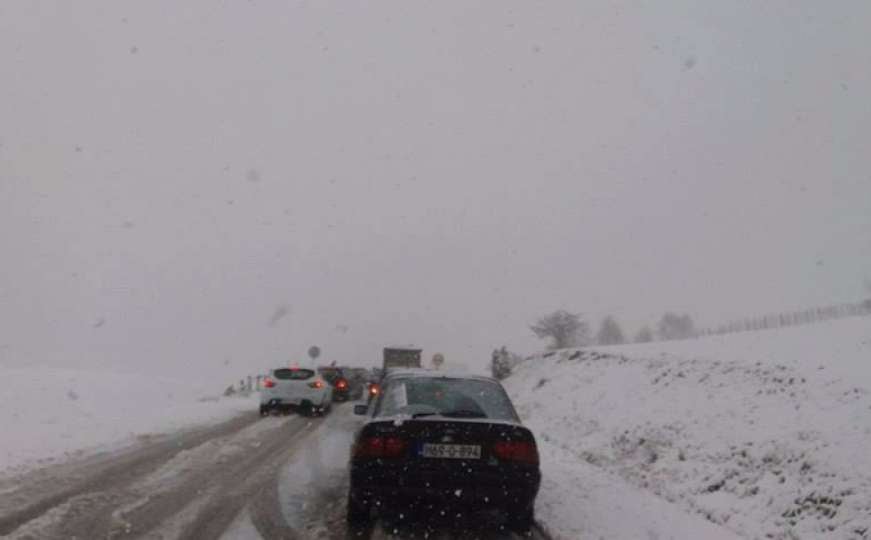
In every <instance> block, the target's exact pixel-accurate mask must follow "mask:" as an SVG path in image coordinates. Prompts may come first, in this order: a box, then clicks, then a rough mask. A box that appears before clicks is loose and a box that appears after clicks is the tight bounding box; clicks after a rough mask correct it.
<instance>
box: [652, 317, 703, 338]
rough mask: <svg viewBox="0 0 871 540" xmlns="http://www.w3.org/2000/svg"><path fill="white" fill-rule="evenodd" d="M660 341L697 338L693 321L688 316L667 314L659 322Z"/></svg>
mask: <svg viewBox="0 0 871 540" xmlns="http://www.w3.org/2000/svg"><path fill="white" fill-rule="evenodd" d="M658 331H659V338H660V339H689V338H691V337H695V335H696V329H695V325H694V324H693V319H692V317H690V316H689V315H687V314H683V315H678V314H676V313H666V314H665V315H663V316H662V318H661V319H660V320H659V327H658Z"/></svg>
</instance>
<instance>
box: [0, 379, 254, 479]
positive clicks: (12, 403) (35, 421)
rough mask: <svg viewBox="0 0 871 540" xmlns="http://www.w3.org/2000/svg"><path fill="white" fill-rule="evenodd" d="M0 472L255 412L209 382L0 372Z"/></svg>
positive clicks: (248, 401) (250, 400)
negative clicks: (222, 395)
mask: <svg viewBox="0 0 871 540" xmlns="http://www.w3.org/2000/svg"><path fill="white" fill-rule="evenodd" d="M0 379H2V380H3V391H2V392H0V425H2V426H3V436H2V441H3V442H2V444H0V473H2V474H9V473H13V472H18V471H20V470H22V469H24V468H30V467H33V466H38V465H46V464H48V463H51V462H53V461H56V460H63V459H66V458H69V457H75V456H80V455H82V454H84V453H85V452H89V451H94V450H104V449H109V448H117V447H120V446H123V445H126V444H131V443H133V442H136V441H137V440H142V439H144V438H147V437H148V436H149V435H153V434H156V433H164V432H169V431H174V430H177V429H180V428H185V427H191V426H193V425H196V424H201V423H207V422H214V421H218V420H223V419H226V418H229V417H231V416H233V415H235V414H238V413H240V412H242V411H253V410H256V408H257V404H256V403H255V401H254V400H255V399H256V398H221V399H218V398H217V397H216V396H217V395H218V394H219V393H220V389H221V387H220V385H218V384H216V383H214V384H213V382H212V381H205V380H202V381H197V380H189V379H185V380H181V379H173V378H161V377H148V376H142V375H132V374H121V373H112V372H103V371H83V370H72V369H57V368H0Z"/></svg>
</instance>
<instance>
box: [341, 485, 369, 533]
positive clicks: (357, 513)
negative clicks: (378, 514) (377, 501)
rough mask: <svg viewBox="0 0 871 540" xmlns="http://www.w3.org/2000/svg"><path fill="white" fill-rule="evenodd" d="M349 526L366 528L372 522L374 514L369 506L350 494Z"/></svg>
mask: <svg viewBox="0 0 871 540" xmlns="http://www.w3.org/2000/svg"><path fill="white" fill-rule="evenodd" d="M347 519H348V524H350V525H351V526H354V527H365V526H367V525H369V524H370V523H371V522H372V512H371V509H370V508H369V505H368V504H366V503H365V502H363V501H361V500H360V499H359V498H358V497H354V496H353V495H351V493H348V516H347Z"/></svg>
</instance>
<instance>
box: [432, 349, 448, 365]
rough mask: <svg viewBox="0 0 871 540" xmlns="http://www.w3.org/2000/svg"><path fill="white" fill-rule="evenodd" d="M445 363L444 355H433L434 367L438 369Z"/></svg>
mask: <svg viewBox="0 0 871 540" xmlns="http://www.w3.org/2000/svg"><path fill="white" fill-rule="evenodd" d="M444 363H445V355H443V354H442V353H435V354H434V355H432V365H433V367H434V368H436V369H438V368H440V367H441V366H442V364H444Z"/></svg>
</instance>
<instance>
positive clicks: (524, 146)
mask: <svg viewBox="0 0 871 540" xmlns="http://www.w3.org/2000/svg"><path fill="white" fill-rule="evenodd" d="M869 28H871V3H869V2H867V1H865V0H855V1H838V2H825V3H823V2H819V1H818V0H802V1H795V0H776V1H773V0H769V1H766V2H758V1H734V2H713V1H712V2H697V1H696V0H685V1H659V2H641V1H635V2H622V1H621V2H612V1H588V2H577V1H564V2H563V1H559V2H558V1H550V0H549V1H542V2H529V1H511V2H508V1H502V0H500V1H492V2H427V3H423V2H407V1H396V2H346V1H341V2H340V1H335V2H314V1H312V2H271V1H258V0H255V1H248V2H242V1H239V2H236V1H227V2H221V3H219V2H216V1H214V0H189V1H186V2H176V1H175V0H165V1H149V2H117V1H108V0H107V1H105V2H96V1H85V0H83V1H77V2H60V1H59V2H43V1H33V0H5V1H3V2H2V3H0V66H2V75H0V79H2V81H0V257H2V262H0V362H2V363H4V364H6V365H23V364H51V365H75V366H82V367H86V366H91V367H105V366H111V367H113V368H114V369H135V370H139V369H141V370H145V371H149V372H170V371H173V370H175V371H177V372H183V373H186V374H189V373H196V372H200V371H202V370H205V369H208V370H210V373H221V374H224V373H226V374H227V376H234V375H233V374H241V373H243V372H256V371H257V370H259V369H263V368H266V367H270V366H274V365H281V364H284V363H286V362H288V361H291V360H293V359H299V358H302V357H303V356H304V354H305V351H306V349H307V348H308V346H309V345H312V344H318V345H320V346H321V347H322V348H323V350H324V354H325V357H326V358H327V359H329V360H332V359H335V360H338V361H339V362H340V363H344V362H349V363H356V364H374V363H376V362H378V361H379V354H380V348H381V347H382V346H384V345H386V344H391V343H415V344H418V345H420V346H422V347H424V348H425V349H426V354H427V356H429V355H431V354H432V353H434V352H437V351H439V352H443V353H445V354H446V356H447V358H448V362H450V363H455V364H458V363H465V364H468V365H471V366H476V367H477V366H481V365H483V364H484V362H485V361H486V360H487V358H488V356H489V352H490V351H491V350H492V349H493V347H495V346H497V345H502V344H507V345H508V346H509V347H511V348H513V349H516V350H518V351H520V352H530V351H532V350H534V349H536V348H538V347H539V346H540V345H539V343H538V342H537V341H536V340H535V339H534V338H533V337H532V335H531V334H530V332H529V330H528V324H529V323H530V322H531V321H532V320H533V319H534V318H535V317H536V316H538V315H540V314H542V313H545V312H548V311H551V310H553V309H557V308H565V309H569V310H573V311H578V312H582V313H584V314H586V316H587V317H588V318H590V319H591V320H592V321H593V322H597V321H598V319H599V318H601V317H602V316H603V315H605V314H614V315H615V316H616V317H617V318H618V320H619V321H621V322H622V323H623V325H624V327H625V328H626V330H627V331H628V332H630V333H634V332H635V331H636V330H637V329H638V327H639V326H640V325H642V324H644V323H651V324H654V323H655V322H656V320H657V319H658V317H659V316H660V315H661V314H662V312H663V311H666V310H674V311H680V312H688V313H690V314H691V315H693V316H694V317H695V318H696V320H697V322H698V323H699V324H700V325H715V324H717V323H721V322H725V321H727V320H730V319H733V318H738V317H743V316H745V315H753V314H758V313H765V312H772V311H779V310H786V309H795V308H802V307H806V306H813V305H819V304H829V303H835V302H842V301H853V300H856V299H858V298H861V297H862V296H863V295H865V294H866V293H865V291H864V289H863V279H864V278H866V277H869V276H871V152H869V150H871V99H869V96H871V37H869V36H871V34H869V32H868V29H869Z"/></svg>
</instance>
